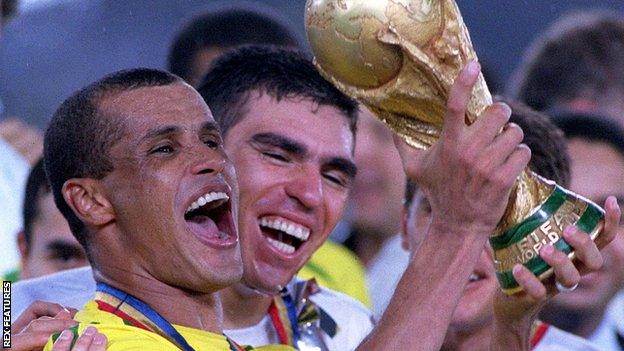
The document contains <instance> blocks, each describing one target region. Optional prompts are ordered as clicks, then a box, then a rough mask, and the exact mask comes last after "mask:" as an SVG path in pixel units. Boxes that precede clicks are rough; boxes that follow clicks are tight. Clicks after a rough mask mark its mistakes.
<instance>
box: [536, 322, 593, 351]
mask: <svg viewBox="0 0 624 351" xmlns="http://www.w3.org/2000/svg"><path fill="white" fill-rule="evenodd" d="M533 350H534V351H559V350H567V351H593V350H596V351H597V350H599V348H598V347H597V346H595V345H593V344H592V343H591V342H589V341H587V340H585V339H583V338H581V337H579V336H576V335H573V334H570V333H568V332H565V331H563V330H561V329H558V328H556V327H553V326H552V325H549V326H548V329H546V331H545V333H544V335H543V336H542V338H541V339H540V340H539V342H538V343H537V345H535V348H534V349H533Z"/></svg>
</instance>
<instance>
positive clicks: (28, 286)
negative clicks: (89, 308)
mask: <svg viewBox="0 0 624 351" xmlns="http://www.w3.org/2000/svg"><path fill="white" fill-rule="evenodd" d="M12 290H13V294H12V296H13V299H14V300H13V305H12V306H11V307H12V315H13V316H15V317H14V318H17V316H19V315H20V314H21V313H22V312H23V311H24V310H25V309H26V308H27V307H28V306H30V304H31V303H33V302H35V301H36V300H41V301H47V302H54V303H58V304H61V305H63V306H67V307H73V308H81V307H82V306H83V305H84V303H85V302H87V301H88V300H89V299H91V298H92V297H93V295H94V293H95V280H94V279H93V273H92V271H91V267H83V268H76V269H70V270H67V271H62V272H58V273H54V274H50V275H46V276H43V277H39V278H35V279H28V280H22V281H19V282H17V283H15V284H13V287H12Z"/></svg>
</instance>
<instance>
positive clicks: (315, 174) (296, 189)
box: [285, 168, 323, 210]
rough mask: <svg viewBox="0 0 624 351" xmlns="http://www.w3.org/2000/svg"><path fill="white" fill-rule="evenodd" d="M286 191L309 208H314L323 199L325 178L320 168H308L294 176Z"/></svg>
mask: <svg viewBox="0 0 624 351" xmlns="http://www.w3.org/2000/svg"><path fill="white" fill-rule="evenodd" d="M285 188H286V193H287V195H288V196H289V197H291V198H293V199H295V200H296V201H297V202H298V203H299V204H300V205H301V206H303V207H304V208H305V209H307V210H313V209H314V208H316V207H318V206H320V205H321V203H322V201H323V179H322V177H321V174H320V172H319V171H318V170H315V169H311V168H306V169H304V170H302V171H301V172H300V173H299V174H297V175H296V176H294V177H292V178H291V179H290V181H289V182H288V184H287V185H286V187H285Z"/></svg>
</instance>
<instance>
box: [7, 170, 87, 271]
mask: <svg viewBox="0 0 624 351" xmlns="http://www.w3.org/2000/svg"><path fill="white" fill-rule="evenodd" d="M23 219H24V228H23V230H22V231H20V232H19V233H18V235H17V243H18V247H19V249H20V254H21V262H22V265H21V270H20V272H19V279H30V278H36V277H40V276H43V275H46V274H50V273H54V272H59V271H62V270H66V269H71V268H76V267H81V266H86V265H88V264H89V262H88V261H87V257H86V255H85V252H84V250H83V249H82V246H81V245H80V244H79V243H78V241H76V238H74V236H73V235H72V233H71V231H70V230H69V226H68V225H67V221H66V220H65V218H63V215H61V213H60V212H59V210H58V208H57V207H56V205H55V204H54V198H53V196H52V193H51V190H50V186H49V185H48V180H47V179H46V175H45V172H44V169H43V161H42V160H40V161H39V162H37V163H36V164H35V166H34V167H33V169H32V170H31V171H30V175H29V176H28V181H27V182H26V194H25V197H24V209H23ZM16 278H17V277H16Z"/></svg>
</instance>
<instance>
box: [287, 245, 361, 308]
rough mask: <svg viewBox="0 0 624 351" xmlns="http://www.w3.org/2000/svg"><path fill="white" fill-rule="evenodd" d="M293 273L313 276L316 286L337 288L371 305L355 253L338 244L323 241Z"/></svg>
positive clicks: (303, 276)
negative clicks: (310, 256)
mask: <svg viewBox="0 0 624 351" xmlns="http://www.w3.org/2000/svg"><path fill="white" fill-rule="evenodd" d="M297 276H298V277H300V278H301V279H304V280H308V279H311V278H315V279H316V282H317V283H318V284H319V285H320V286H323V287H326V288H329V289H332V290H334V291H340V292H341V293H344V294H347V295H349V296H351V297H352V298H354V299H356V300H358V301H360V302H361V303H362V304H363V305H364V306H366V307H368V308H370V307H371V304H370V298H369V296H368V288H367V285H366V272H365V270H364V266H362V263H360V260H359V259H358V258H357V256H355V254H353V253H352V252H351V251H350V250H349V249H347V248H346V247H344V246H342V245H340V244H337V243H334V242H332V241H329V240H328V241H326V242H325V243H324V244H323V245H322V246H321V247H320V248H319V249H318V250H316V252H315V253H314V255H312V258H310V260H309V261H308V263H306V265H305V266H303V268H301V270H300V271H299V273H297Z"/></svg>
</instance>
